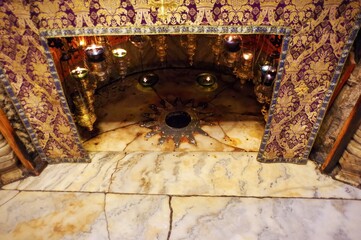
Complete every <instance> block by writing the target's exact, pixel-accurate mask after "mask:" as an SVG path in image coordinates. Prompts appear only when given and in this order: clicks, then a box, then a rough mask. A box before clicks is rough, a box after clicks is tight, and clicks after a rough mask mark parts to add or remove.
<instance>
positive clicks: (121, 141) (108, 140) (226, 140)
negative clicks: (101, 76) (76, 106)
mask: <svg viewBox="0 0 361 240" xmlns="http://www.w3.org/2000/svg"><path fill="white" fill-rule="evenodd" d="M155 73H157V74H158V75H159V77H160V81H159V83H158V84H156V85H155V86H154V87H153V88H143V87H141V86H139V84H138V81H137V79H138V77H139V74H138V75H137V74H135V75H132V76H130V77H128V78H126V79H123V80H122V81H118V82H115V83H112V84H110V85H108V86H106V87H104V88H102V89H100V90H99V91H98V93H97V96H96V108H97V118H98V121H97V122H96V124H95V127H96V129H97V130H96V131H95V133H93V134H92V136H88V137H86V138H87V139H85V140H84V143H83V145H84V147H85V149H87V150H88V151H127V152H134V151H175V150H176V151H185V152H190V151H192V152H194V151H207V152H220V151H221V152H230V151H254V152H257V151H258V149H259V146H260V143H261V139H262V135H263V132H264V126H265V123H264V120H263V116H262V115H261V105H260V104H259V103H258V102H257V101H256V97H255V95H254V93H253V87H252V85H247V84H246V85H245V86H243V87H240V84H239V82H238V81H237V80H236V79H231V80H232V81H230V79H229V77H227V76H225V75H220V76H218V84H217V86H218V88H216V89H215V90H214V91H206V90H205V88H204V87H200V86H197V84H196V81H195V79H196V76H197V75H198V74H199V73H200V71H199V70H189V69H188V70H185V69H178V70H172V69H168V70H157V71H155ZM175 99H181V100H182V101H183V102H185V101H188V100H191V99H192V100H193V105H192V111H193V110H194V111H195V112H199V116H198V117H199V118H201V117H200V116H205V115H204V114H205V113H212V116H207V118H205V119H204V121H201V128H202V129H203V130H204V131H206V132H207V133H208V134H209V137H208V136H202V135H201V134H199V133H195V134H194V137H195V140H196V142H197V146H195V145H192V144H189V143H188V142H187V140H186V139H185V138H184V137H183V139H182V142H181V144H180V147H179V148H177V149H175V146H174V142H173V141H172V140H169V141H168V142H166V143H164V144H162V145H159V144H158V139H159V138H160V135H159V134H156V135H155V136H153V137H151V138H149V139H147V138H145V134H146V133H148V132H150V129H148V128H145V127H140V126H139V124H140V123H141V122H142V121H144V120H146V118H144V116H143V114H144V113H153V111H152V110H151V109H150V108H149V106H150V104H154V105H156V106H159V104H160V102H161V100H164V101H165V102H168V103H173V102H174V101H175ZM178 103H179V102H178ZM184 104H185V103H184ZM202 114H203V115H202ZM157 116H158V115H157V114H156V115H155V120H156V121H158V120H159V117H158V118H157ZM160 122H161V123H162V124H163V121H160Z"/></svg>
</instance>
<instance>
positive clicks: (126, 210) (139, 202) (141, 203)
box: [105, 194, 170, 240]
mask: <svg viewBox="0 0 361 240" xmlns="http://www.w3.org/2000/svg"><path fill="white" fill-rule="evenodd" d="M105 210H106V216H107V219H108V229H109V239H122V240H134V239H167V235H168V231H169V219H170V209H169V198H168V197H167V196H134V195H117V194H107V197H106V207H105Z"/></svg>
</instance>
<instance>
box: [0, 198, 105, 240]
mask: <svg viewBox="0 0 361 240" xmlns="http://www.w3.org/2000/svg"><path fill="white" fill-rule="evenodd" d="M0 215H1V218H0V238H1V239H52V240H56V239H99V240H101V239H108V234H107V226H106V218H105V214H104V194H99V193H91V194H89V193H57V192H52V193H45V192H21V193H19V194H18V195H16V196H15V197H14V198H13V199H12V200H11V201H8V202H7V203H6V204H4V205H2V206H1V207H0Z"/></svg>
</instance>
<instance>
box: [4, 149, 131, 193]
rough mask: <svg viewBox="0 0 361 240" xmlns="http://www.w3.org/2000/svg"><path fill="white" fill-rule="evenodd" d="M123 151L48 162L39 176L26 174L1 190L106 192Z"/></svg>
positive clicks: (123, 154)
mask: <svg viewBox="0 0 361 240" xmlns="http://www.w3.org/2000/svg"><path fill="white" fill-rule="evenodd" d="M124 156H125V153H123V152H108V153H103V152H101V153H96V154H91V155H90V157H91V159H92V161H91V163H79V164H74V163H61V164H56V165H50V166H48V167H47V168H45V169H44V171H43V172H42V173H41V175H40V176H37V177H28V178H27V179H24V180H22V181H19V182H15V183H12V184H9V185H6V186H4V187H3V188H4V189H18V190H24V189H26V190H51V191H84V192H106V191H107V190H108V188H109V184H110V181H111V180H110V179H111V175H112V173H113V172H114V170H115V166H116V164H117V162H118V161H119V159H122V158H123V157H124Z"/></svg>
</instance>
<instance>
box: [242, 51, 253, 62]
mask: <svg viewBox="0 0 361 240" xmlns="http://www.w3.org/2000/svg"><path fill="white" fill-rule="evenodd" d="M243 58H244V60H251V59H252V58H253V54H252V53H249V52H248V53H243Z"/></svg>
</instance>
